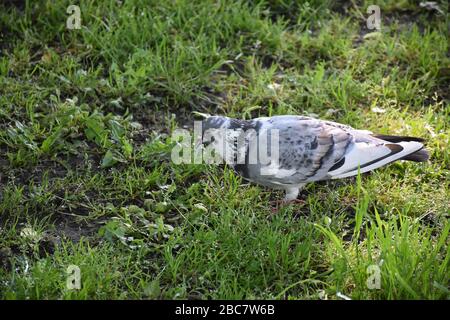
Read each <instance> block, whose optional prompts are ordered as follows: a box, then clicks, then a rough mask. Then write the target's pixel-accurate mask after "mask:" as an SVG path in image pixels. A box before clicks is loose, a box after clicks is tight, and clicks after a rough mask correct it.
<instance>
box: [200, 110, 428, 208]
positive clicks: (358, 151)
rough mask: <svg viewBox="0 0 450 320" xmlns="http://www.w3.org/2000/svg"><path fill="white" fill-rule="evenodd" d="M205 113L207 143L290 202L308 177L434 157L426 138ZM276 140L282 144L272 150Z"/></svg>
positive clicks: (289, 118) (307, 120)
mask: <svg viewBox="0 0 450 320" xmlns="http://www.w3.org/2000/svg"><path fill="white" fill-rule="evenodd" d="M202 115H203V116H205V119H204V120H203V121H202V122H201V125H202V128H201V132H202V137H201V138H202V140H201V143H202V148H211V150H214V151H213V152H214V153H215V154H216V155H218V157H219V158H220V159H222V160H225V162H226V163H227V164H229V165H230V166H231V167H233V168H234V169H235V170H236V171H237V172H238V173H239V174H240V175H242V176H243V178H245V179H246V180H248V181H250V182H253V183H256V184H259V185H262V186H267V187H270V188H274V189H282V190H285V191H286V196H285V198H284V200H283V202H285V203H288V202H292V201H296V200H297V197H298V194H299V192H300V190H301V189H302V188H303V187H304V186H305V185H306V184H307V183H309V182H315V181H323V180H330V179H340V178H346V177H352V176H355V175H358V173H365V172H369V171H372V170H375V169H377V168H379V167H382V166H385V165H387V164H389V163H392V162H394V161H397V160H409V161H415V162H424V161H427V160H428V158H429V153H428V152H427V150H426V149H424V139H422V138H416V137H407V136H395V135H384V134H374V133H372V132H371V131H368V130H358V129H354V128H352V127H350V126H348V125H344V124H340V123H336V122H332V121H326V120H320V119H316V118H311V117H307V116H296V115H279V116H272V117H261V118H255V119H251V120H239V119H233V118H229V117H225V116H209V115H204V114H202ZM211 132H212V133H211ZM275 133H276V134H275ZM264 136H265V137H266V138H264V139H262V138H263V137H264ZM275 138H276V139H275ZM258 143H259V144H258ZM275 144H276V146H278V149H272V146H275ZM254 145H257V146H258V147H257V148H252V146H254ZM262 147H264V148H262ZM258 148H262V149H265V150H267V155H268V157H267V158H268V160H267V159H264V160H265V161H262V160H263V159H262V157H260V153H258V152H255V151H254V150H255V149H258ZM258 150H259V149H258ZM273 150H276V154H275V152H272V151H273ZM255 153H256V154H257V156H255V155H254V154H255ZM272 153H273V154H272ZM237 158H239V159H237ZM255 159H256V160H255ZM237 160H240V161H237Z"/></svg>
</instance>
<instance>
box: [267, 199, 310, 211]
mask: <svg viewBox="0 0 450 320" xmlns="http://www.w3.org/2000/svg"><path fill="white" fill-rule="evenodd" d="M305 203H306V201H305V200H301V199H294V200H274V201H270V204H271V206H272V213H277V212H278V211H279V210H280V208H281V207H284V206H288V205H291V204H302V205H303V204H305Z"/></svg>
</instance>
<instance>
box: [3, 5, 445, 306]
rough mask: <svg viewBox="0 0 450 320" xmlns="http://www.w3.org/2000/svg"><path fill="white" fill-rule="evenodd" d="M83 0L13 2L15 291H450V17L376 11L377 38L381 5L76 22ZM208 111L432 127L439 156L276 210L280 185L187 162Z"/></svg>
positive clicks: (64, 295)
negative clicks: (187, 148) (72, 283)
mask: <svg viewBox="0 0 450 320" xmlns="http://www.w3.org/2000/svg"><path fill="white" fill-rule="evenodd" d="M70 4H72V3H71V2H70V1H58V2H57V3H54V2H53V1H46V0H40V1H7V2H5V3H3V4H1V5H0V24H1V25H2V26H3V28H2V29H1V30H2V31H1V33H0V50H1V53H0V298H2V299H134V298H138V299H141V298H145V299H187V298H188V299H211V298H212V299H218V298H221V299H241V298H246V299H266V298H267V299H319V298H320V299H325V298H326V299H339V297H340V296H341V295H340V294H344V295H346V296H349V297H351V298H353V299H449V298H450V292H449V289H448V283H449V270H448V267H449V259H450V251H449V247H448V242H449V240H448V239H449V228H450V224H449V222H448V218H449V196H450V192H449V189H450V188H449V181H450V157H449V153H448V150H449V148H450V141H449V140H450V127H449V123H450V108H449V95H448V88H449V84H450V82H449V68H450V58H449V56H448V42H447V40H448V28H447V22H448V20H447V17H448V15H447V13H446V15H442V14H439V13H438V12H436V11H429V10H427V9H425V8H421V7H419V6H418V4H417V3H416V2H415V1H401V2H398V1H390V0H385V1H378V4H379V5H380V7H381V18H382V29H381V31H380V32H378V33H376V32H373V30H368V29H367V27H366V22H365V18H366V16H367V14H366V8H367V6H368V5H370V4H372V3H371V2H370V1H369V2H367V1H352V2H348V3H347V2H335V1H309V2H302V1H293V0H288V1H270V2H269V1H234V2H229V1H208V0H204V1H187V0H186V1H183V0H179V1H166V2H161V1H140V0H131V1H123V2H118V1H112V0H111V1H108V0H104V1H90V2H85V1H83V2H80V9H81V19H82V27H81V29H79V30H69V29H66V24H65V22H66V19H67V17H68V14H67V13H66V9H67V7H68V6H69V5H70ZM439 5H440V7H441V8H442V10H446V8H447V5H446V3H445V2H444V1H442V2H441V3H440V4H439ZM192 111H199V112H208V113H213V114H226V115H229V116H233V117H238V118H251V117H256V116H266V115H275V114H304V115H314V116H317V117H320V118H323V119H330V120H334V121H338V122H342V123H347V124H350V125H352V126H355V127H359V128H367V129H370V130H372V131H375V132H379V133H391V134H402V135H413V136H420V137H424V138H426V139H427V148H428V149H429V151H430V153H431V160H430V162H429V163H424V164H417V163H407V162H405V163H395V164H392V165H390V166H388V167H386V168H383V169H380V170H377V171H375V172H373V173H372V174H370V175H364V176H362V177H358V178H357V179H354V178H350V179H345V180H340V181H332V182H326V183H317V184H310V185H308V186H307V187H306V189H305V191H303V192H302V194H301V196H300V197H301V198H302V199H304V200H305V204H304V205H295V206H290V207H286V208H283V209H282V210H281V211H280V212H279V213H277V214H276V215H272V214H271V210H270V208H269V201H270V200H273V199H276V198H278V197H280V196H281V195H280V194H279V193H277V192H274V191H271V190H268V189H264V188H261V187H258V186H255V185H252V184H248V183H246V182H245V181H242V179H241V178H240V177H239V176H237V175H235V173H234V172H233V171H232V170H230V169H229V168H226V167H225V168H224V167H216V166H207V165H174V164H173V163H171V160H170V153H171V148H172V146H173V143H174V142H173V141H171V139H170V133H171V132H172V130H173V129H175V128H177V127H182V126H183V125H190V124H191V123H192V120H193V114H192ZM70 265H77V266H79V268H80V270H81V283H82V285H81V288H80V289H79V290H68V289H67V287H66V280H67V276H68V274H67V273H66V270H67V268H68V266H70ZM374 266H375V268H379V272H380V288H379V289H370V288H369V287H368V285H367V281H368V280H369V278H370V275H371V273H370V271H368V270H372V269H370V268H374ZM368 268H369V269H368Z"/></svg>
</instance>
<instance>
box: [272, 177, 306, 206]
mask: <svg viewBox="0 0 450 320" xmlns="http://www.w3.org/2000/svg"><path fill="white" fill-rule="evenodd" d="M304 186H305V184H300V185H297V186H295V187H290V188H287V189H286V196H285V197H284V199H283V200H275V201H271V202H275V207H274V208H272V211H273V212H277V211H278V210H279V208H280V207H282V206H285V205H288V204H294V203H296V204H304V203H305V201H304V200H300V199H297V197H298V194H299V193H300V190H301V189H303V187H304Z"/></svg>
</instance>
